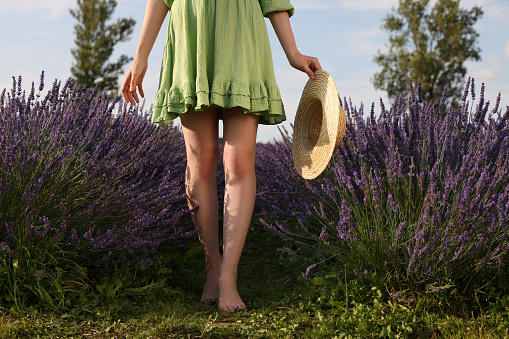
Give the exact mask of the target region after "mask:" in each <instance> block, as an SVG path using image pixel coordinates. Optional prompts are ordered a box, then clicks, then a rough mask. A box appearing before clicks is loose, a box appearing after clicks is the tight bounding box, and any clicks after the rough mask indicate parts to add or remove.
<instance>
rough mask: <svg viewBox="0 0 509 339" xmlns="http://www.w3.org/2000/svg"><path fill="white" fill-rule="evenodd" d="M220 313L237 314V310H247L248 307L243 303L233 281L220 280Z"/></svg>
mask: <svg viewBox="0 0 509 339" xmlns="http://www.w3.org/2000/svg"><path fill="white" fill-rule="evenodd" d="M218 308H219V310H220V311H226V312H230V313H231V312H235V311H237V310H244V309H246V305H245V304H244V302H242V299H241V298H240V295H239V292H238V291H237V283H236V282H235V280H233V281H232V279H225V278H221V279H219V303H218Z"/></svg>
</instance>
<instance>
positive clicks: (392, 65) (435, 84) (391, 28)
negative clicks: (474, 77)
mask: <svg viewBox="0 0 509 339" xmlns="http://www.w3.org/2000/svg"><path fill="white" fill-rule="evenodd" d="M429 2H430V1H429V0H399V7H398V8H397V9H393V12H392V13H389V14H388V15H387V17H386V18H385V19H384V21H383V24H382V28H383V29H384V30H386V31H387V32H388V34H389V43H390V46H389V49H388V51H387V52H386V53H382V52H381V51H380V50H379V51H378V53H377V54H376V55H375V57H374V61H375V62H376V63H377V64H378V65H379V66H381V67H382V70H381V71H380V72H379V73H376V74H375V75H374V78H373V83H374V86H375V88H377V89H381V90H385V91H387V94H388V96H389V98H394V97H395V96H396V95H397V94H398V93H399V92H402V91H405V90H406V89H407V88H408V84H409V80H412V81H413V82H414V83H421V86H422V91H423V93H424V99H425V100H426V101H429V100H432V99H435V100H436V99H438V98H440V95H441V94H442V91H443V89H444V87H445V86H447V88H448V96H449V97H450V98H452V99H453V100H454V101H457V100H459V98H460V97H461V91H462V88H463V86H464V81H465V75H466V72H467V70H466V67H465V65H464V63H465V61H467V60H474V61H479V60H481V56H480V52H481V50H480V48H479V47H478V37H479V34H478V33H477V32H476V30H475V29H474V25H475V23H476V22H477V20H479V19H480V18H481V16H482V15H483V11H482V8H481V7H478V6H474V7H473V8H472V9H470V10H466V9H463V8H461V7H460V2H461V1H460V0H438V1H437V2H436V4H435V5H434V6H433V7H432V8H430V7H431V6H430V5H429Z"/></svg>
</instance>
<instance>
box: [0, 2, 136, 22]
mask: <svg viewBox="0 0 509 339" xmlns="http://www.w3.org/2000/svg"><path fill="white" fill-rule="evenodd" d="M118 2H131V3H132V2H134V3H136V2H140V3H141V2H146V0H118ZM76 6H77V3H76V1H69V0H44V1H42V0H0V8H1V9H2V14H3V15H10V14H27V13H37V14H38V15H40V17H42V18H45V19H55V18H58V17H60V16H62V15H67V14H68V13H69V9H70V8H74V7H76Z"/></svg>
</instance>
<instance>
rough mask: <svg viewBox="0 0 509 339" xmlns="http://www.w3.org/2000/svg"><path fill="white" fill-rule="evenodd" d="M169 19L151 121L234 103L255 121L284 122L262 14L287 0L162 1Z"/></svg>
mask: <svg viewBox="0 0 509 339" xmlns="http://www.w3.org/2000/svg"><path fill="white" fill-rule="evenodd" d="M165 2H166V4H167V6H168V8H169V9H170V19H169V24H168V32H167V36H166V45H165V48H164V55H163V61H162V65H161V73H160V78H159V90H158V92H157V95H156V99H155V103H154V111H153V114H152V118H151V120H152V122H155V123H162V124H167V123H170V122H171V121H172V120H173V119H175V118H177V117H178V116H179V114H181V113H185V112H187V110H188V109H192V110H194V111H202V110H203V108H208V107H224V108H231V107H236V106H240V107H243V108H244V112H246V113H254V114H257V115H259V116H260V119H259V123H260V124H265V125H273V124H278V123H280V122H283V121H285V120H286V117H285V111H284V107H283V103H282V101H281V94H280V92H279V88H278V86H277V84H276V78H275V76H274V66H273V63H272V54H271V50H270V44H269V37H268V34H267V27H266V25H265V20H264V18H263V17H264V16H266V15H267V13H270V12H273V11H285V10H286V11H288V14H289V15H290V16H291V15H292V14H293V10H294V9H293V7H292V5H291V4H290V1H289V0H165Z"/></svg>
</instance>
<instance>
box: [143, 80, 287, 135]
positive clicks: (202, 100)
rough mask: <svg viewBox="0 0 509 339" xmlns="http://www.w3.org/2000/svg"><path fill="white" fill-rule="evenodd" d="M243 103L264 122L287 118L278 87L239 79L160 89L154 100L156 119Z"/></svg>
mask: <svg viewBox="0 0 509 339" xmlns="http://www.w3.org/2000/svg"><path fill="white" fill-rule="evenodd" d="M238 106H240V107H242V108H244V111H245V113H254V114H256V115H259V116H260V121H259V123H260V124H263V125H273V124H278V123H281V122H283V121H285V120H286V117H285V113H284V107H283V102H282V100H281V95H280V93H279V89H278V88H277V87H266V86H263V85H257V86H253V85H251V86H248V85H246V84H242V83H239V82H228V81H214V82H213V84H212V89H211V90H210V89H209V86H208V85H201V86H200V85H198V86H195V85H193V84H188V86H187V87H186V88H185V89H180V88H171V89H170V90H167V91H159V92H158V93H157V95H156V99H155V103H154V112H153V116H152V121H153V122H156V123H163V124H164V123H169V122H171V120H173V119H175V118H177V117H178V116H179V114H182V113H185V112H187V110H188V108H191V109H192V110H194V111H203V109H204V108H209V107H224V108H232V107H238Z"/></svg>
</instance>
